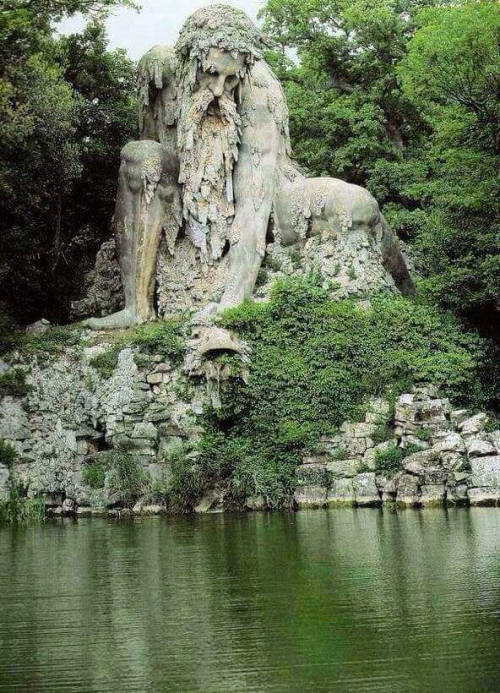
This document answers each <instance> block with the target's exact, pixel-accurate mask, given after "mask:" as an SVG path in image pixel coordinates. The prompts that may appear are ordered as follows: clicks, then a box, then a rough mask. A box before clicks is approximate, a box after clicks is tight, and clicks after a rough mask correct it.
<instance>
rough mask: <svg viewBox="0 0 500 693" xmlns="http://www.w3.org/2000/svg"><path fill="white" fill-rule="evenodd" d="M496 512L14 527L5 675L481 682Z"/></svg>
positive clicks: (100, 679) (128, 681)
mask: <svg viewBox="0 0 500 693" xmlns="http://www.w3.org/2000/svg"><path fill="white" fill-rule="evenodd" d="M499 528H500V513H498V512H497V511H495V510H492V509H484V510H482V509H474V510H473V511H470V512H469V511H467V510H464V509H457V510H453V509H452V510H448V511H444V510H436V511H432V510H425V511H423V512H417V511H403V512H398V513H394V514H393V513H390V512H387V511H384V512H382V511H378V510H368V509H362V510H361V509H360V510H352V511H351V510H334V511H330V512H322V511H310V512H307V511H305V512H301V513H298V514H292V513H290V514H275V515H269V514H259V513H253V514H247V515H212V516H204V517H182V518H168V519H160V518H153V519H145V520H142V521H137V520H135V521H130V522H125V523H114V522H106V521H104V520H91V521H84V522H79V523H78V524H71V523H67V524H64V525H60V526H56V525H49V526H46V527H42V528H35V529H32V530H31V529H30V530H27V531H25V532H22V533H18V534H15V535H14V534H12V533H11V532H9V531H4V532H2V533H0V551H1V553H2V555H3V556H5V557H6V560H5V562H3V563H4V565H6V566H7V570H6V571H5V573H6V574H5V575H4V576H2V577H4V578H5V579H3V580H2V591H1V593H0V646H1V648H2V653H5V655H6V656H7V658H8V662H9V663H8V665H7V667H0V669H1V670H2V671H3V674H2V673H0V688H2V685H3V686H4V687H7V686H8V685H9V683H10V684H12V681H15V683H16V685H19V686H22V687H24V688H25V689H29V688H31V689H32V690H57V688H58V686H60V685H62V683H63V682H64V683H66V684H68V683H69V684H71V683H73V682H74V685H75V689H79V690H104V689H105V690H125V689H129V690H132V689H134V687H135V688H136V689H139V690H143V689H147V688H149V689H150V690H241V689H244V688H246V689H252V688H254V689H257V690H262V689H265V688H266V687H271V686H273V687H275V689H277V690H285V689H287V690H299V689H301V688H304V687H309V688H312V689H315V687H316V688H317V689H319V690H331V686H333V685H334V684H337V685H338V686H340V688H341V689H342V690H349V689H350V687H351V686H353V687H355V686H360V687H361V688H362V687H363V686H364V685H366V686H368V687H371V689H373V688H377V687H379V688H380V687H381V689H383V688H384V686H385V687H386V688H385V689H386V690H387V687H389V688H390V687H391V686H392V687H394V686H395V687H396V688H398V689H400V690H403V689H405V686H406V687H408V686H410V684H411V685H415V682H421V683H422V686H424V685H425V686H430V687H431V688H432V686H434V687H435V686H439V687H440V690H448V689H446V688H445V689H443V686H442V683H443V680H442V677H443V676H444V675H446V682H447V685H449V686H450V688H449V690H452V687H451V686H452V685H454V686H456V687H457V690H458V689H459V688H460V687H461V686H462V689H463V686H464V685H466V684H467V681H469V682H471V681H474V686H476V689H478V688H477V687H478V686H479V689H481V690H487V689H488V687H489V686H490V684H492V681H493V676H494V675H495V671H494V670H495V666H496V665H495V656H496V655H495V637H496V638H497V640H496V644H497V645H498V644H499V643H498V633H497V632H496V631H495V630H494V629H493V625H494V624H493V619H492V618H491V617H492V615H493V613H494V611H495V609H496V610H498V607H499V605H500V591H499V587H498V585H499V584H500V581H499V578H500V565H499V563H500V562H499V561H498V545H497V544H496V543H495V542H498V539H497V537H498V536H499V533H498V530H499ZM485 643H486V646H485ZM5 655H4V654H2V660H4V656H5ZM471 677H472V678H471ZM329 686H330V688H329Z"/></svg>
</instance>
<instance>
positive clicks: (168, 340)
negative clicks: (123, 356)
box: [89, 318, 184, 378]
mask: <svg viewBox="0 0 500 693" xmlns="http://www.w3.org/2000/svg"><path fill="white" fill-rule="evenodd" d="M183 328H184V320H183V319H182V318H170V319H168V320H162V321H160V322H149V323H145V324H144V325H137V326H136V327H133V328H132V329H129V330H124V331H123V332H116V333H115V334H114V335H113V337H112V338H113V343H112V344H111V345H110V346H109V347H108V348H107V349H106V350H105V351H103V352H102V353H101V354H97V355H96V356H94V357H93V358H92V359H91V360H90V361H89V365H90V366H92V367H93V368H95V369H96V370H97V371H98V373H99V374H100V375H101V376H102V377H103V378H109V377H111V375H113V371H114V370H115V368H116V366H117V363H118V356H119V354H120V351H122V349H125V348H126V347H136V348H137V350H138V353H136V354H135V355H134V359H135V362H136V364H137V365H138V366H139V367H141V366H144V365H146V364H147V363H148V362H149V358H148V357H149V356H152V355H155V354H159V355H160V356H162V357H163V358H164V359H166V360H169V361H170V362H171V363H172V365H178V364H179V363H181V361H182V359H183V357H184V339H183ZM109 338H110V336H109V335H107V336H106V339H109Z"/></svg>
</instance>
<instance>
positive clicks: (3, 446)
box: [0, 440, 17, 469]
mask: <svg viewBox="0 0 500 693" xmlns="http://www.w3.org/2000/svg"><path fill="white" fill-rule="evenodd" d="M16 457H17V452H16V451H15V449H14V448H13V447H12V445H11V444H10V443H7V442H6V441H5V440H0V464H2V465H3V466H4V467H9V469H10V467H12V465H13V463H14V460H15V459H16Z"/></svg>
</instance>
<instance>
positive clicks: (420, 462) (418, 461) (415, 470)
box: [403, 449, 438, 476]
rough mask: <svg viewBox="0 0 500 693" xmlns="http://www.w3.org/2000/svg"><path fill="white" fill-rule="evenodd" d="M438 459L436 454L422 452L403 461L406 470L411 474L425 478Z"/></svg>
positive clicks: (430, 451)
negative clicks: (427, 471)
mask: <svg viewBox="0 0 500 693" xmlns="http://www.w3.org/2000/svg"><path fill="white" fill-rule="evenodd" d="M437 459H438V457H437V455H436V453H435V452H434V451H433V450H432V449H430V450H422V451H420V452H415V453H413V455H408V457H406V458H405V459H404V461H403V464H404V468H405V470H406V471H407V472H409V473H410V474H415V475H417V476H423V475H424V474H425V472H426V470H427V469H428V468H429V467H433V466H434V463H435V462H436V461H437Z"/></svg>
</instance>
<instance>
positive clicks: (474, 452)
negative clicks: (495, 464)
mask: <svg viewBox="0 0 500 693" xmlns="http://www.w3.org/2000/svg"><path fill="white" fill-rule="evenodd" d="M465 447H466V448H467V454H468V455H469V457H484V456H486V455H494V454H495V453H496V448H495V446H494V445H493V443H491V442H490V441H489V440H484V439H482V438H467V440H466V442H465Z"/></svg>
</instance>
